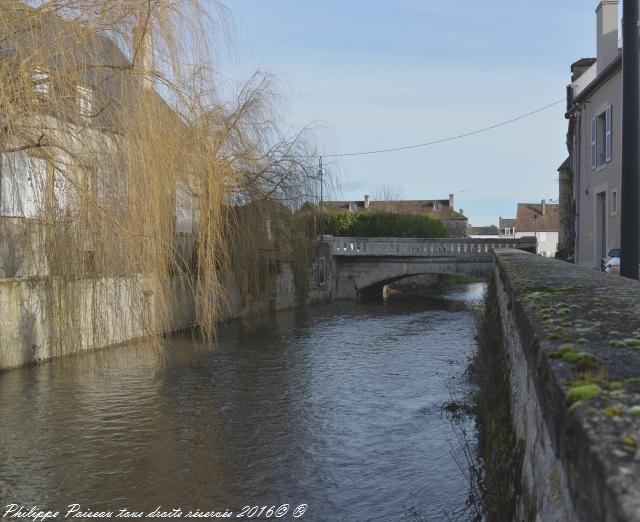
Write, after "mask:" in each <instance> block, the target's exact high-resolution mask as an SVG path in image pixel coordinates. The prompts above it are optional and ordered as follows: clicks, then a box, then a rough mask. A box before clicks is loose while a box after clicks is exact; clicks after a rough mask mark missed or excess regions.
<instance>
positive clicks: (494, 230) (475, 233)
mask: <svg viewBox="0 0 640 522" xmlns="http://www.w3.org/2000/svg"><path fill="white" fill-rule="evenodd" d="M498 232H499V231H498V227H497V226H495V225H489V226H487V227H471V226H470V227H469V237H475V238H478V239H489V238H493V237H495V238H498V237H501V236H500V234H499V233H498Z"/></svg>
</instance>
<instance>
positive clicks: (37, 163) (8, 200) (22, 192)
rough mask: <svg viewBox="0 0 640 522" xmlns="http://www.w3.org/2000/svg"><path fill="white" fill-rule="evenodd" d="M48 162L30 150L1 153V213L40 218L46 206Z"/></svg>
mask: <svg viewBox="0 0 640 522" xmlns="http://www.w3.org/2000/svg"><path fill="white" fill-rule="evenodd" d="M46 177H47V162H46V161H45V160H44V159H42V158H36V157H33V156H29V155H28V154H27V153H26V151H18V152H4V153H2V154H0V215H2V216H8V217H19V218H32V219H33V218H39V217H41V216H42V214H43V209H44V193H45V183H46Z"/></svg>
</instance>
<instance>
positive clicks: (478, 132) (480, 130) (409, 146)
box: [321, 98, 566, 158]
mask: <svg viewBox="0 0 640 522" xmlns="http://www.w3.org/2000/svg"><path fill="white" fill-rule="evenodd" d="M564 101H566V98H562V99H560V100H557V101H554V102H553V103H549V104H548V105H545V106H544V107H540V108H538V109H535V110H533V111H531V112H527V113H526V114H521V115H520V116H516V117H515V118H511V119H510V120H506V121H502V122H500V123H496V124H494V125H490V126H489V127H483V128H482V129H477V130H474V131H470V132H465V133H464V134H458V135H456V136H449V137H448V138H441V139H438V140H433V141H428V142H426V143H418V144H417V145H405V146H404V147H394V148H391V149H379V150H368V151H364V152H345V153H343V154H322V155H321V156H322V157H324V158H343V157H346V156H368V155H371V154H383V153H385V152H398V151H401V150H409V149H418V148H421V147H428V146H429V145H436V144H438V143H445V142H447V141H453V140H459V139H461V138H467V137H468V136H475V135H476V134H480V133H482V132H487V131H490V130H492V129H497V128H498V127H504V126H505V125H509V124H510V123H514V122H516V121H519V120H523V119H524V118H527V117H529V116H532V115H534V114H537V113H538V112H542V111H544V110H546V109H548V108H550V107H553V106H554V105H558V104H559V103H562V102H564Z"/></svg>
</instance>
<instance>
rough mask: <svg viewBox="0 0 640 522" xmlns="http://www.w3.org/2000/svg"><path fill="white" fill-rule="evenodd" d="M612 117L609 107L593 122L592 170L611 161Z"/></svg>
mask: <svg viewBox="0 0 640 522" xmlns="http://www.w3.org/2000/svg"><path fill="white" fill-rule="evenodd" d="M611 116H612V108H611V105H609V106H608V107H607V108H606V109H605V110H604V111H603V112H601V113H600V114H598V115H597V116H596V117H595V118H593V119H592V120H591V169H592V170H595V169H596V168H598V167H599V166H601V165H604V164H605V163H608V162H610V161H611V145H612V142H611Z"/></svg>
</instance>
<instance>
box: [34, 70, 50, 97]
mask: <svg viewBox="0 0 640 522" xmlns="http://www.w3.org/2000/svg"><path fill="white" fill-rule="evenodd" d="M31 79H32V80H33V90H34V91H35V93H36V94H37V95H39V96H48V95H49V93H50V92H51V81H50V80H49V74H48V73H47V72H45V71H43V70H42V69H34V70H33V71H32V72H31Z"/></svg>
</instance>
